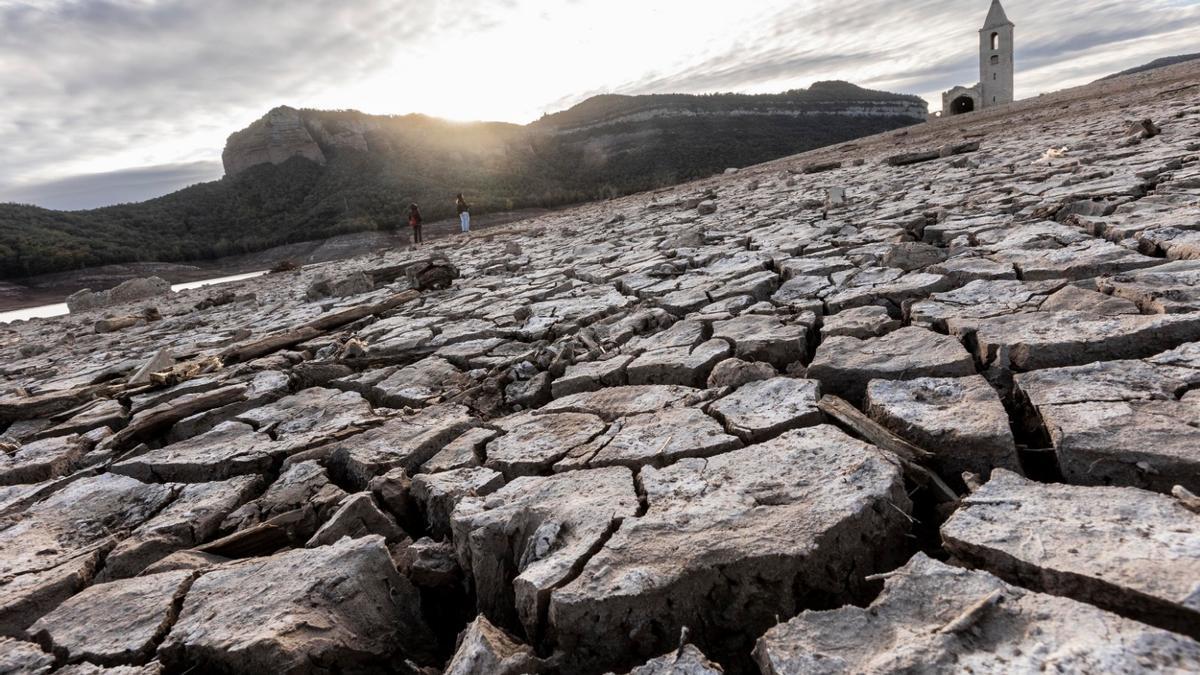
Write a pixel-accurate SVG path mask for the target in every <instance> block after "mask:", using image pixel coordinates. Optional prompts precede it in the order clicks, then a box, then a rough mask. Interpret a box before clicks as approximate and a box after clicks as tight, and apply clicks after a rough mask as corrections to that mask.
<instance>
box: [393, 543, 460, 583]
mask: <svg viewBox="0 0 1200 675" xmlns="http://www.w3.org/2000/svg"><path fill="white" fill-rule="evenodd" d="M400 558H401V559H400V560H399V561H397V564H396V566H397V567H398V568H399V569H400V572H401V573H402V574H404V575H405V576H407V577H408V578H409V579H412V582H413V583H414V584H416V585H417V587H418V588H435V589H447V588H450V589H457V588H458V587H460V586H461V585H462V580H463V571H462V567H460V566H459V564H458V556H457V554H456V553H455V552H454V544H451V543H449V542H438V541H434V540H432V539H430V538H429V537H423V538H421V539H419V540H417V541H415V542H413V543H411V544H409V545H408V546H407V547H406V548H405V549H404V552H403V554H402V555H401V556H400Z"/></svg>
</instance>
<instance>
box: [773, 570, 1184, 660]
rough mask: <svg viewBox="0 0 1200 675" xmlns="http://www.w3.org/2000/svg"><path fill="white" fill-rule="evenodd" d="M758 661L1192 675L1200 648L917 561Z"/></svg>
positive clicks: (986, 577) (789, 631)
mask: <svg viewBox="0 0 1200 675" xmlns="http://www.w3.org/2000/svg"><path fill="white" fill-rule="evenodd" d="M754 656H755V661H756V662H757V663H758V666H759V668H760V669H761V671H762V672H763V673H764V674H765V675H800V674H802V673H837V672H872V673H895V674H899V673H908V672H914V671H923V672H972V673H981V674H982V673H988V674H994V675H1003V674H1005V673H1017V672H1019V673H1039V672H1046V671H1057V672H1077V673H1140V672H1146V671H1151V672H1153V671H1162V670H1168V671H1179V672H1187V671H1190V670H1194V669H1196V668H1197V667H1200V643H1197V642H1195V641H1193V640H1190V639H1188V638H1186V637H1184V636H1182V635H1176V634H1173V633H1169V632H1167V631H1164V630H1160V629H1157V628H1151V627H1150V626H1147V625H1145V624H1141V623H1138V622H1136V621H1131V620H1129V619H1124V618H1122V617H1120V616H1117V615H1115V614H1110V613H1108V612H1105V611H1103V610H1101V609H1097V608H1096V607H1092V606H1091V605H1085V604H1083V603H1080V602H1076V601H1074V600H1068V599H1066V598H1059V597H1055V596H1052V595H1045V594H1042V593H1035V592H1032V591H1028V590H1025V589H1023V588H1020V587H1017V586H1010V585H1008V584H1006V583H1004V582H1003V581H1001V580H1000V579H997V578H996V577H994V576H992V575H990V574H987V573H986V572H976V571H971V570H965V569H961V568H958V567H950V566H948V565H946V564H944V563H940V562H937V561H936V560H932V559H930V558H928V557H926V556H925V555H924V554H923V553H918V554H917V555H916V557H914V558H913V559H912V560H911V561H909V563H908V565H906V566H905V567H904V568H902V569H900V570H897V571H896V572H894V573H892V574H891V575H889V576H888V578H887V581H886V582H885V587H884V591H883V594H882V595H880V596H879V597H878V598H877V599H876V600H875V601H874V602H873V603H871V606H870V607H868V608H860V607H844V608H842V609H834V610H829V611H809V612H804V613H803V614H801V615H800V616H798V617H796V618H794V619H792V620H791V621H788V622H786V623H783V624H780V625H779V626H777V627H775V628H772V629H771V630H770V631H768V632H767V633H766V635H764V636H763V637H762V638H761V639H760V640H759V641H758V644H757V645H756V646H755V649H754Z"/></svg>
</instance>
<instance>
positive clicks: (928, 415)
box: [865, 375, 1021, 486]
mask: <svg viewBox="0 0 1200 675" xmlns="http://www.w3.org/2000/svg"><path fill="white" fill-rule="evenodd" d="M865 412H866V413H867V414H868V415H869V416H870V417H871V418H872V419H874V420H875V421H876V422H879V423H880V424H881V425H883V426H884V427H886V428H887V429H888V430H889V431H891V432H892V433H894V434H896V435H897V436H899V437H900V438H903V439H904V440H906V441H908V442H910V443H912V444H913V445H915V446H917V447H918V448H921V449H923V450H928V451H929V452H932V453H933V454H934V458H933V459H932V460H931V462H930V466H931V468H933V469H934V470H935V471H936V472H937V473H938V474H939V475H940V476H942V477H943V478H945V479H946V480H947V481H948V482H949V483H950V484H952V485H959V486H961V485H962V474H963V472H970V473H974V474H977V475H979V476H982V477H983V478H984V479H986V478H987V477H988V476H990V475H991V473H992V469H997V468H1000V469H1008V470H1010V471H1018V472H1019V471H1020V470H1021V462H1020V459H1019V458H1018V457H1017V446H1016V441H1015V440H1014V439H1013V433H1012V428H1011V426H1010V423H1009V419H1008V412H1007V411H1006V410H1005V409H1004V404H1003V403H1001V401H1000V397H999V396H998V395H997V394H996V390H995V389H992V386H991V385H990V384H988V382H987V380H985V379H984V378H983V377H982V376H980V375H972V376H969V377H962V378H918V379H916V380H902V381H897V380H872V381H871V382H870V383H869V384H868V385H867V398H866V402H865Z"/></svg>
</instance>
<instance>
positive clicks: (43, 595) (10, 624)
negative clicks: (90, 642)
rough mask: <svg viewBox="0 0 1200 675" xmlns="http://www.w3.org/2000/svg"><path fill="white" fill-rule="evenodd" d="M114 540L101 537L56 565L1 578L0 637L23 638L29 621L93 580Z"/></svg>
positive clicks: (42, 614) (30, 622)
mask: <svg viewBox="0 0 1200 675" xmlns="http://www.w3.org/2000/svg"><path fill="white" fill-rule="evenodd" d="M114 543H115V542H114V541H113V540H111V539H108V540H104V541H102V542H101V543H100V544H99V545H97V546H95V547H93V549H94V550H86V551H84V552H83V553H80V554H78V555H77V556H75V557H74V558H72V559H70V560H67V561H66V562H64V563H62V564H59V565H57V566H55V567H51V568H49V569H44V570H34V571H30V572H28V573H25V574H20V575H17V576H14V577H11V578H6V579H3V580H0V590H3V594H0V636H10V637H26V632H25V629H26V628H28V627H29V625H30V624H32V623H33V622H34V621H36V620H37V619H38V618H40V617H42V616H44V615H45V614H46V613H47V612H49V611H50V610H52V609H54V608H55V607H57V606H59V605H60V604H61V603H62V602H63V601H64V600H66V599H67V598H69V597H71V596H72V595H74V594H76V593H78V592H79V591H80V590H81V589H83V588H84V587H85V586H87V585H88V584H89V583H90V582H91V581H92V580H93V578H94V577H95V575H96V570H97V569H98V568H99V567H100V564H101V562H102V561H103V559H104V551H105V550H107V549H108V548H111V547H112V545H113V544H114Z"/></svg>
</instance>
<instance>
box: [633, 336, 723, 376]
mask: <svg viewBox="0 0 1200 675" xmlns="http://www.w3.org/2000/svg"><path fill="white" fill-rule="evenodd" d="M732 351H733V350H732V349H731V348H730V346H729V343H728V342H726V341H725V340H709V341H707V342H704V343H702V344H700V345H698V346H696V347H692V348H689V347H675V348H668V349H658V350H655V351H651V352H646V353H645V354H642V355H641V356H639V357H637V358H636V359H634V360H633V362H631V363H630V364H629V365H628V366H627V367H626V371H625V372H626V378H627V381H628V382H629V384H631V385H647V384H656V385H657V384H677V385H681V386H684V387H703V386H704V383H705V381H706V380H707V379H708V375H709V373H711V372H712V369H713V368H714V367H715V366H716V365H717V363H719V362H721V361H723V360H725V359H726V358H728V357H729V356H730V355H731V354H732Z"/></svg>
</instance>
